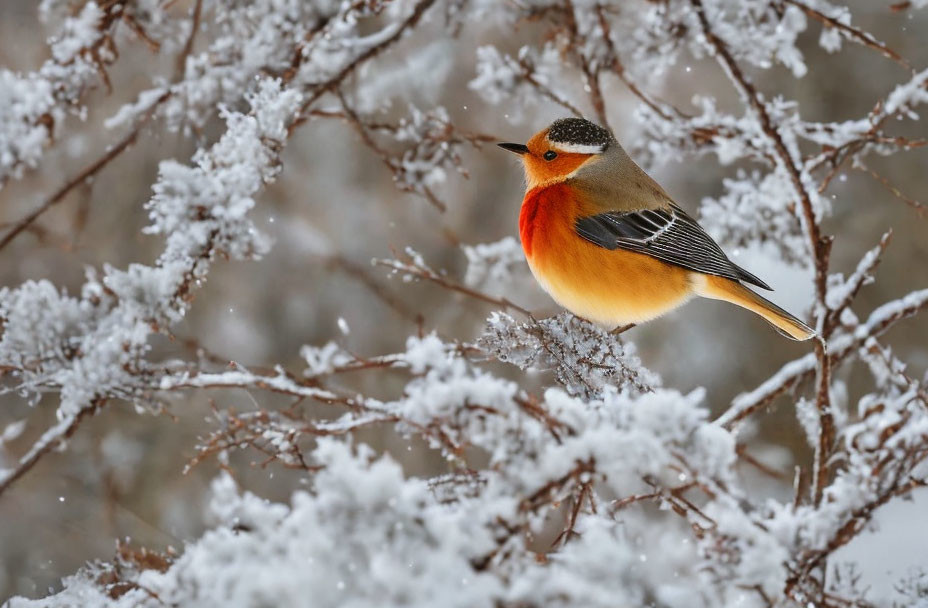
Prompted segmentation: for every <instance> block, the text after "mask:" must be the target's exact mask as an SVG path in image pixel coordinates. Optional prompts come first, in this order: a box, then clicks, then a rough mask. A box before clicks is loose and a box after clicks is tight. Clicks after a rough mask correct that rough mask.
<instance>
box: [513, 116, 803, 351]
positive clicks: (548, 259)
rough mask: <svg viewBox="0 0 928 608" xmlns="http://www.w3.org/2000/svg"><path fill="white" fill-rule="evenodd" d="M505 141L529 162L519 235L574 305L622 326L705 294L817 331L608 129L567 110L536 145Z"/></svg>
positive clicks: (792, 327) (781, 325) (548, 280)
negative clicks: (774, 296)
mask: <svg viewBox="0 0 928 608" xmlns="http://www.w3.org/2000/svg"><path fill="white" fill-rule="evenodd" d="M499 146H500V147H501V148H504V149H506V150H509V151H510V152H514V153H516V154H518V155H520V156H521V159H522V163H523V165H524V167H525V178H526V182H527V184H526V193H525V199H524V200H523V201H522V210H521V213H520V215H519V236H520V237H521V239H522V249H523V250H524V251H525V257H526V259H527V260H528V264H529V267H530V268H531V269H532V274H534V275H535V278H536V279H537V280H538V282H539V283H540V284H541V286H542V287H543V288H544V289H545V291H547V292H548V293H549V294H550V295H551V297H553V298H554V300H555V301H557V303H558V304H560V305H561V306H563V307H564V308H566V309H568V310H569V311H571V312H572V313H574V314H576V315H578V316H580V317H583V318H585V319H588V320H590V321H593V322H595V323H598V324H600V325H603V326H607V327H618V326H624V325H628V324H637V323H642V322H644V321H649V320H651V319H654V318H655V317H659V316H660V315H662V314H664V313H666V312H669V311H671V310H673V309H674V308H676V307H677V306H680V305H681V304H683V303H684V302H686V301H687V300H689V299H690V298H692V297H693V296H694V295H698V296H702V297H705V298H713V299H716V300H725V301H726V302H731V303H732V304H737V305H738V306H741V307H743V308H746V309H748V310H750V311H751V312H754V313H756V314H758V315H760V316H761V317H763V318H764V319H765V320H766V321H767V322H769V323H770V324H771V325H773V326H774V327H775V328H777V330H779V331H780V332H781V333H783V334H785V335H786V336H788V337H790V338H792V339H794V340H808V339H809V338H811V337H813V336H814V335H815V333H814V332H813V331H812V329H811V328H809V327H808V326H807V325H806V324H805V323H803V322H802V321H800V320H799V319H797V318H796V317H794V316H793V315H791V314H789V313H788V312H786V311H785V310H783V309H782V308H780V307H779V306H777V305H776V304H774V303H772V302H770V301H768V300H766V299H764V298H762V297H761V296H759V295H758V294H756V293H754V292H753V291H751V290H750V289H748V288H747V287H745V285H744V283H747V284H749V285H754V286H756V287H760V288H763V289H768V290H769V289H770V287H769V286H768V285H767V284H766V283H764V282H763V281H761V280H760V279H759V278H757V277H756V276H754V275H753V274H751V273H750V272H748V271H747V270H745V269H743V268H741V267H739V266H737V265H736V264H734V263H733V262H732V261H731V260H729V259H728V257H727V256H726V255H725V253H724V252H723V251H722V249H721V247H719V246H718V244H717V243H716V242H715V241H714V240H712V237H710V236H709V235H708V234H707V233H706V231H705V230H703V229H702V227H701V226H700V225H699V224H698V223H697V222H696V220H694V219H693V218H691V217H690V216H689V215H687V214H686V213H685V212H684V211H683V210H682V209H681V208H680V207H678V206H677V204H676V203H674V202H673V200H672V199H671V198H670V196H668V195H667V193H666V192H664V190H663V188H661V187H660V186H659V185H658V184H657V182H655V181H654V180H653V179H651V178H650V177H649V176H648V174H647V173H645V172H644V171H643V170H642V169H641V167H639V166H638V165H637V164H635V162H634V161H633V160H632V159H631V158H629V156H628V154H626V152H625V150H623V149H622V146H620V145H619V142H618V141H616V139H615V137H613V135H612V133H610V132H609V131H608V130H606V129H604V128H602V127H600V126H598V125H595V124H593V123H592V122H590V121H588V120H584V119H582V118H562V119H560V120H556V121H554V123H552V124H551V126H550V127H548V128H546V129H544V130H542V131H540V132H539V133H537V134H535V136H534V137H532V138H531V139H530V140H529V141H528V144H513V143H501V144H499Z"/></svg>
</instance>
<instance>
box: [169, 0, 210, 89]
mask: <svg viewBox="0 0 928 608" xmlns="http://www.w3.org/2000/svg"><path fill="white" fill-rule="evenodd" d="M202 14H203V0H196V4H194V5H193V14H192V15H191V16H190V33H189V34H187V41H186V42H184V48H183V49H182V50H181V52H180V54H179V55H178V56H177V60H176V61H175V63H174V80H175V81H178V80H180V79H181V78H183V76H184V72H185V71H186V69H187V58H188V57H190V53H192V52H193V44H194V42H195V41H196V38H197V32H198V31H199V29H200V19H201V18H202Z"/></svg>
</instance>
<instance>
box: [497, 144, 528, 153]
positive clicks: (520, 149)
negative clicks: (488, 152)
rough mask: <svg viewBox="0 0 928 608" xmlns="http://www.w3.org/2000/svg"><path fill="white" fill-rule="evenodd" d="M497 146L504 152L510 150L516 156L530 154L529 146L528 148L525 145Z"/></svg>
mask: <svg viewBox="0 0 928 608" xmlns="http://www.w3.org/2000/svg"><path fill="white" fill-rule="evenodd" d="M496 145H497V146H499V147H500V148H502V149H503V150H509V151H510V152H515V153H516V154H527V153H528V146H526V145H525V144H507V143H499V144H496Z"/></svg>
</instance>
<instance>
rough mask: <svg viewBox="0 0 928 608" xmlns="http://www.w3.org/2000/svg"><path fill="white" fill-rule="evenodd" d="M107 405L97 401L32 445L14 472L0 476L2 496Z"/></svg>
mask: <svg viewBox="0 0 928 608" xmlns="http://www.w3.org/2000/svg"><path fill="white" fill-rule="evenodd" d="M105 404H106V400H105V399H96V400H94V401H92V402H91V403H90V404H89V405H88V406H87V407H83V408H81V410H80V411H79V412H78V413H77V414H76V415H73V416H71V417H69V418H65V419H64V420H62V421H61V422H59V423H58V424H56V425H55V426H53V427H51V428H50V429H48V430H46V431H45V432H44V433H43V434H42V436H41V437H39V439H38V440H36V442H35V443H33V444H32V447H31V448H29V451H28V452H26V454H25V455H24V456H23V457H22V458H20V459H19V462H18V463H16V466H14V467H13V469H12V470H9V471H5V472H3V474H2V476H0V496H2V495H3V493H4V492H5V491H6V490H7V489H8V488H9V487H10V486H11V485H13V483H14V482H16V481H17V480H18V479H19V478H20V477H22V476H23V475H25V474H26V473H28V472H29V471H30V470H32V468H33V467H34V466H35V465H36V464H37V463H38V462H39V460H41V459H42V458H43V457H44V456H46V455H47V454H49V453H51V452H53V451H54V450H56V449H57V448H58V447H59V446H60V445H61V444H63V443H64V442H65V441H67V440H68V439H69V438H70V437H71V436H72V435H73V434H74V431H76V430H77V427H78V426H79V425H80V423H81V422H82V421H83V420H84V419H85V418H87V417H88V416H90V415H92V414H94V413H95V412H96V411H97V410H99V409H100V408H102V407H103V406H104V405H105Z"/></svg>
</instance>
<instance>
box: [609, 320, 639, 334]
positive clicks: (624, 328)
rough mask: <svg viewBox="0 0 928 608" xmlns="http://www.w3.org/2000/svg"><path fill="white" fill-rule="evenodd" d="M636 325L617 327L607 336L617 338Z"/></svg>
mask: <svg viewBox="0 0 928 608" xmlns="http://www.w3.org/2000/svg"><path fill="white" fill-rule="evenodd" d="M636 325H638V324H637V323H629V324H628V325H620V326H619V327H616V328H615V329H613V330H612V331H610V332H609V335H610V336H618V335H619V334H623V333H625V332H627V331H628V330H630V329H631V328H632V327H635V326H636Z"/></svg>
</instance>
